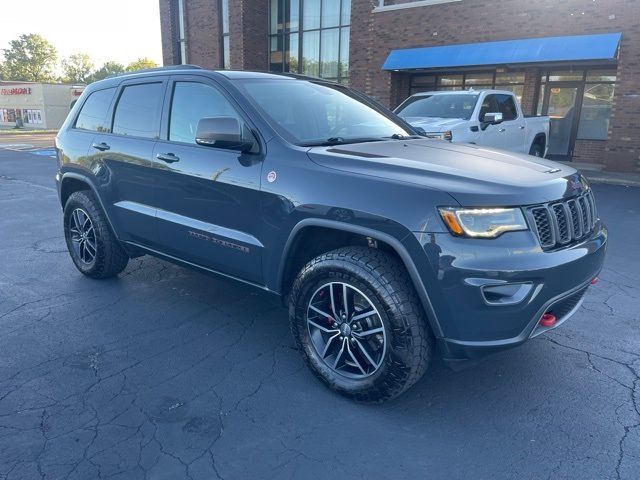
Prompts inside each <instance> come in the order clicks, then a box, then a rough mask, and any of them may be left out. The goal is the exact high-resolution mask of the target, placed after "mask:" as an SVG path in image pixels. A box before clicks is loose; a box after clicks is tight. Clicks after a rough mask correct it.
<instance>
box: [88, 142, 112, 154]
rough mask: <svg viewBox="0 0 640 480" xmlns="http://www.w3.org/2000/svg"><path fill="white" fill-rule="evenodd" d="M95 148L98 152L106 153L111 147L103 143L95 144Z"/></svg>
mask: <svg viewBox="0 0 640 480" xmlns="http://www.w3.org/2000/svg"><path fill="white" fill-rule="evenodd" d="M91 146H92V147H93V148H95V149H96V150H100V151H101V152H104V151H105V150H109V149H110V148H111V147H110V146H109V145H107V144H106V143H104V142H101V143H94V144H93V145H91Z"/></svg>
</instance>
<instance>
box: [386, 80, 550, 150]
mask: <svg viewBox="0 0 640 480" xmlns="http://www.w3.org/2000/svg"><path fill="white" fill-rule="evenodd" d="M395 113H396V114H398V115H399V116H400V117H402V118H403V119H404V120H405V121H407V122H409V123H410V124H411V125H412V126H413V127H415V128H418V129H421V130H423V131H424V133H425V135H426V136H427V137H431V138H441V139H444V140H449V141H452V142H456V143H473V144H476V145H483V146H487V147H493V148H499V149H501V150H509V151H511V152H518V153H528V154H529V155H535V156H536V157H544V156H545V154H546V151H547V148H548V142H549V117H541V116H537V117H527V116H525V115H523V113H522V109H521V108H520V104H519V103H518V100H517V99H516V97H515V95H514V94H513V93H512V92H509V91H507V90H465V91H437V92H423V93H416V94H415V95H412V96H410V97H409V98H407V99H406V100H405V101H404V102H403V103H402V104H401V105H400V106H398V107H397V108H396V109H395Z"/></svg>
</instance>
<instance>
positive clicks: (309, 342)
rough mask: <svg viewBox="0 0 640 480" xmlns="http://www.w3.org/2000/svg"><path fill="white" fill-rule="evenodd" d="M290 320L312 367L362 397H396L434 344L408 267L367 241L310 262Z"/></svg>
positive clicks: (333, 385)
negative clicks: (372, 246) (366, 246)
mask: <svg viewBox="0 0 640 480" xmlns="http://www.w3.org/2000/svg"><path fill="white" fill-rule="evenodd" d="M289 320H290V325H291V332H292V333H293V337H294V339H295V342H296V344H297V346H298V348H299V350H300V351H301V352H302V355H303V357H304V360H305V361H306V363H307V364H308V366H309V367H310V368H311V370H312V371H313V373H314V374H315V375H316V376H317V377H319V378H320V379H321V380H322V381H323V382H324V383H326V384H327V385H328V386H329V387H330V388H331V389H333V390H335V391H337V392H339V393H341V394H343V395H345V396H348V397H351V398H353V399H356V400H359V401H363V402H382V401H385V400H389V399H391V398H394V397H396V396H398V395H400V394H401V393H402V392H404V391H405V390H407V389H408V388H409V387H411V386H412V385H413V384H414V383H416V382H417V381H418V380H419V379H420V377H422V375H423V374H424V372H425V371H426V369H427V367H428V364H429V359H430V357H431V354H432V351H433V348H434V347H433V337H432V335H431V332H430V330H429V328H428V326H427V323H426V319H425V315H424V312H423V309H422V306H421V304H420V302H419V300H418V298H417V296H416V293H415V290H414V288H413V285H412V283H411V281H410V280H409V278H408V276H407V273H406V271H405V268H404V266H403V265H402V264H401V263H400V262H398V261H397V260H396V259H395V258H393V257H392V256H391V255H389V254H387V253H385V252H382V251H380V250H374V249H370V248H365V247H344V248H340V249H338V250H334V251H332V252H328V253H325V254H323V255H320V256H319V257H316V258H314V259H313V260H311V261H310V262H309V263H308V264H307V265H306V266H305V267H304V268H303V269H302V271H301V272H300V273H299V274H298V277H297V278H296V280H295V282H294V284H293V287H292V290H291V295H290V300H289Z"/></svg>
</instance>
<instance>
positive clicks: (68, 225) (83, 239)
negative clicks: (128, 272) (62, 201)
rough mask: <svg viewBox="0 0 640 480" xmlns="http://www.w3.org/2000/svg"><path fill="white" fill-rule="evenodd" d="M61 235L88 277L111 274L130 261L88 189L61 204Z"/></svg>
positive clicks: (72, 256) (106, 276) (117, 271)
mask: <svg viewBox="0 0 640 480" xmlns="http://www.w3.org/2000/svg"><path fill="white" fill-rule="evenodd" d="M64 236H65V240H66V242H67V248H68V249H69V254H70V255H71V260H73V263H74V265H75V266H76V268H77V269H78V270H80V272H82V273H83V274H85V275H87V276H88V277H91V278H96V279H101V278H109V277H113V276H115V275H117V274H119V273H120V272H122V271H123V270H124V269H125V267H126V266H127V263H128V262H129V256H128V255H127V253H126V252H125V251H124V249H123V248H122V246H121V245H120V242H119V241H118V239H117V238H116V236H115V235H114V234H113V232H112V231H111V228H110V227H109V223H108V222H107V219H106V216H105V215H104V212H103V211H102V209H101V207H100V204H99V203H98V200H97V199H96V197H95V195H94V194H93V192H91V191H89V190H81V191H78V192H74V193H72V194H71V195H70V196H69V199H68V200H67V203H66V205H65V207H64Z"/></svg>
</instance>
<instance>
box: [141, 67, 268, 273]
mask: <svg viewBox="0 0 640 480" xmlns="http://www.w3.org/2000/svg"><path fill="white" fill-rule="evenodd" d="M166 105H167V106H166V107H165V110H166V112H165V120H164V121H163V130H164V131H163V135H162V136H163V139H162V140H160V141H158V142H157V144H156V146H155V150H154V167H155V168H154V170H155V184H156V187H157V188H156V204H157V207H158V210H157V216H158V229H159V239H160V241H161V242H162V251H163V252H166V253H168V254H170V255H172V256H176V257H178V258H180V259H183V260H187V261H189V262H192V263H194V264H197V265H200V266H204V267H206V268H210V269H213V270H216V271H220V272H223V273H225V274H230V275H233V276H235V277H238V278H241V279H244V280H248V281H251V282H254V283H261V282H262V251H263V245H262V243H261V242H260V240H259V238H260V237H261V234H262V220H261V216H260V208H259V205H260V204H259V199H260V172H261V169H262V156H261V154H260V153H258V152H259V149H258V150H257V153H241V152H239V151H234V150H227V149H221V148H215V147H211V146H201V145H198V144H196V142H195V134H196V127H197V125H198V121H199V120H200V119H201V118H207V117H220V116H230V117H235V118H237V119H238V120H239V122H240V124H241V125H243V129H244V131H245V134H246V135H247V136H253V135H254V134H253V133H252V132H251V130H252V128H251V126H250V124H249V121H248V118H247V117H246V116H245V115H244V114H243V113H242V112H241V110H240V108H239V107H238V105H237V104H236V103H235V102H234V101H233V99H232V98H231V97H230V96H229V95H228V94H227V93H226V92H225V91H224V90H222V89H221V88H220V87H219V86H218V85H217V84H216V83H215V82H214V81H213V80H211V79H209V78H207V77H201V76H197V75H196V76H191V75H177V76H175V77H173V78H172V81H171V84H170V86H169V88H168V90H167V98H166Z"/></svg>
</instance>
